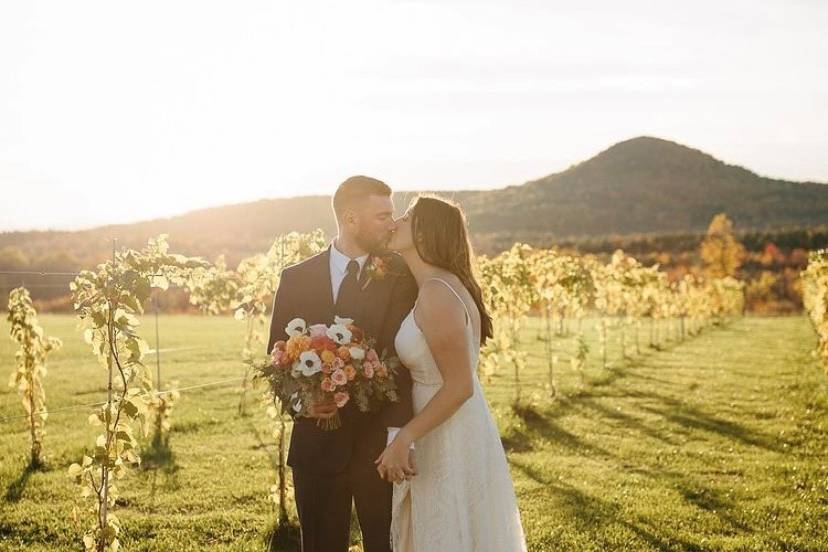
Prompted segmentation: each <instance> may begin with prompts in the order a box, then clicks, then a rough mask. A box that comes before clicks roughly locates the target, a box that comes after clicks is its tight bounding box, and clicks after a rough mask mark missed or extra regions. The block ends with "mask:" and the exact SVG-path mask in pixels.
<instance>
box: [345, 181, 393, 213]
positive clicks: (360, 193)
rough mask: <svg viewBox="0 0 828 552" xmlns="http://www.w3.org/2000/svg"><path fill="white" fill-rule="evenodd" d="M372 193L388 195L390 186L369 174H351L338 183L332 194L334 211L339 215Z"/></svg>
mask: <svg viewBox="0 0 828 552" xmlns="http://www.w3.org/2000/svg"><path fill="white" fill-rule="evenodd" d="M372 195H382V196H390V195H391V188H390V187H389V186H388V184H386V183H385V182H383V181H382V180H377V179H376V178H371V177H370V176H362V175H357V176H352V177H350V178H348V179H347V180H345V182H343V183H342V184H340V185H339V187H338V188H337V189H336V192H335V193H334V195H333V210H334V213H335V214H336V216H337V217H339V216H340V215H341V214H342V212H343V211H344V210H345V209H347V208H348V207H350V206H351V205H354V204H355V203H358V202H360V201H364V200H366V199H368V196H372Z"/></svg>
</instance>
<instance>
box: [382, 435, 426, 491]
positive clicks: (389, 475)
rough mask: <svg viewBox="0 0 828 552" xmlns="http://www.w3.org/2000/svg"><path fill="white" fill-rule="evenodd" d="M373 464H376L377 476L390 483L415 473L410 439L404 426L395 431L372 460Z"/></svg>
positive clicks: (399, 481)
mask: <svg viewBox="0 0 828 552" xmlns="http://www.w3.org/2000/svg"><path fill="white" fill-rule="evenodd" d="M374 464H376V465H377V472H378V473H379V476H380V477H381V478H382V479H385V480H386V481H389V482H391V483H402V482H403V481H404V480H406V479H411V478H412V477H414V476H415V475H417V466H416V464H415V463H414V451H413V450H412V449H411V439H410V438H409V437H408V436H407V434H406V433H405V428H403V429H401V430H400V431H399V432H398V433H397V436H396V437H394V440H393V441H391V442H390V443H389V444H388V446H387V447H385V450H384V451H382V454H380V455H379V457H378V458H377V459H376V460H374Z"/></svg>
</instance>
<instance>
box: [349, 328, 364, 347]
mask: <svg viewBox="0 0 828 552" xmlns="http://www.w3.org/2000/svg"><path fill="white" fill-rule="evenodd" d="M348 329H349V330H351V341H352V342H354V343H361V342H362V338H363V337H365V334H364V333H363V332H362V328H360V327H359V326H353V325H351V326H349V327H348Z"/></svg>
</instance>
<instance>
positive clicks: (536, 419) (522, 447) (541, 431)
mask: <svg viewBox="0 0 828 552" xmlns="http://www.w3.org/2000/svg"><path fill="white" fill-rule="evenodd" d="M512 412H514V414H515V415H516V416H517V417H518V418H519V419H520V420H521V421H522V422H523V425H524V427H525V428H526V429H525V430H523V429H522V428H519V427H518V428H515V427H513V428H511V429H510V430H508V431H507V432H506V434H505V435H503V436H502V437H501V442H502V443H503V447H504V448H505V449H506V450H507V451H509V452H528V451H530V450H533V446H532V442H533V441H535V440H536V439H543V440H547V441H551V442H553V443H555V444H557V445H561V446H564V447H566V448H568V449H570V450H573V451H581V452H587V453H589V454H592V455H596V454H598V455H603V456H610V453H609V452H607V451H606V450H604V449H602V448H600V447H596V446H595V445H592V444H590V443H587V442H586V441H583V440H582V439H580V438H579V437H578V436H576V435H575V434H574V433H570V432H569V431H567V430H565V429H564V428H563V427H561V426H560V425H559V424H558V423H556V422H554V421H552V419H551V417H550V416H547V415H545V414H544V413H539V412H538V411H537V410H536V408H535V407H534V406H531V405H522V404H520V405H512Z"/></svg>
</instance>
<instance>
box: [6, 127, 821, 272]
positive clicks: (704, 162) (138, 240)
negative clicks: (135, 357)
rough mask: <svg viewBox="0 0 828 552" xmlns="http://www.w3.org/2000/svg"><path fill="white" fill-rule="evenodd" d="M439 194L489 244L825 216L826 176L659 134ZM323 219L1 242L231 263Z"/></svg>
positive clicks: (191, 219)
mask: <svg viewBox="0 0 828 552" xmlns="http://www.w3.org/2000/svg"><path fill="white" fill-rule="evenodd" d="M441 193H442V194H443V195H447V196H449V197H452V198H453V199H455V200H456V201H458V202H459V203H461V204H462V205H463V207H464V208H465V210H466V213H467V214H468V217H469V224H470V228H471V232H472V236H473V240H474V241H475V243H476V244H477V246H478V249H480V250H483V251H487V252H493V251H496V250H498V249H501V248H504V247H507V246H508V245H509V244H510V243H512V242H513V241H515V240H521V241H527V242H530V243H536V244H542V245H548V244H550V243H554V242H555V241H556V240H560V239H564V238H568V239H572V238H576V237H596V236H607V235H630V234H687V233H697V232H703V231H704V230H705V229H706V227H707V224H708V223H709V221H710V219H711V218H712V217H713V215H715V214H716V213H720V212H726V213H727V214H728V215H729V216H730V217H731V218H732V219H733V220H734V221H735V224H736V227H737V229H739V230H742V231H746V230H771V229H780V228H791V227H807V226H814V225H824V224H828V185H825V184H818V183H810V182H806V183H800V182H788V181H783V180H775V179H771V178H765V177H762V176H759V175H757V174H755V173H753V172H751V171H749V170H747V169H744V168H742V167H738V166H733V165H728V164H725V163H723V162H721V161H719V160H717V159H715V158H714V157H712V156H710V155H708V154H706V153H703V152H701V151H699V150H695V149H692V148H689V147H686V146H682V145H680V144H677V143H674V142H670V141H667V140H662V139H658V138H652V137H639V138H634V139H631V140H626V141H624V142H620V143H618V144H615V145H614V146H612V147H610V148H609V149H607V150H605V151H603V152H601V153H599V154H598V155H596V156H595V157H593V158H591V159H589V160H587V161H584V162H582V163H579V164H577V165H574V166H572V167H570V168H569V169H567V170H565V171H563V172H559V173H555V174H551V175H549V176H546V177H543V178H541V179H538V180H534V181H531V182H527V183H525V184H523V185H519V186H510V187H507V188H503V189H498V190H485V191H460V192H441ZM412 195H413V193H412V192H408V193H405V192H400V193H397V194H395V204H396V205H397V206H398V207H399V208H403V207H404V206H405V205H406V204H407V200H408V199H409V198H410V197H411V196H412ZM317 227H321V228H323V229H324V230H326V232H328V233H329V234H330V233H331V232H332V231H333V230H334V228H335V227H334V224H333V221H332V217H331V212H330V199H329V198H328V197H327V196H305V197H296V198H287V199H262V200H259V201H255V202H251V203H244V204H237V205H228V206H221V207H214V208H209V209H202V210H198V211H193V212H190V213H186V214H183V215H180V216H177V217H172V218H167V219H156V220H150V221H146V222H140V223H135V224H128V225H111V226H103V227H99V228H95V229H91V230H84V231H77V232H52V231H50V232H5V233H0V249H2V248H3V247H4V246H15V247H17V248H19V249H20V250H22V251H23V252H24V253H26V254H27V255H29V256H30V257H32V258H34V257H37V256H38V255H41V256H42V255H45V254H47V253H48V252H49V251H50V250H51V251H55V248H56V246H57V244H60V245H59V246H58V248H59V249H60V250H61V251H62V252H64V254H68V255H69V256H70V257H75V258H76V259H77V260H78V262H81V261H85V262H88V260H89V258H90V255H91V256H93V257H97V258H99V259H100V258H105V256H106V254H107V251H109V250H110V249H111V245H110V244H109V242H108V239H109V238H110V237H117V238H118V239H119V243H120V245H124V246H130V247H135V246H141V245H143V244H144V243H145V242H146V239H147V237H149V236H152V235H156V234H159V233H168V234H170V242H171V244H172V247H173V248H174V249H175V250H176V251H181V252H182V253H186V254H190V255H202V256H205V257H207V258H210V259H212V258H214V257H215V255H217V254H219V253H226V254H227V255H228V261H229V262H231V263H232V262H233V261H237V260H238V259H239V258H241V257H243V256H246V255H250V254H252V253H255V252H260V251H264V250H266V249H267V247H268V246H269V244H270V242H271V241H272V239H273V237H274V236H275V235H277V234H279V233H282V232H287V231H290V230H298V231H308V230H312V229H314V228H317ZM101 252H102V253H101ZM102 255H103V256H102ZM51 264H60V263H59V262H58V261H57V260H55V261H54V263H51Z"/></svg>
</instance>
